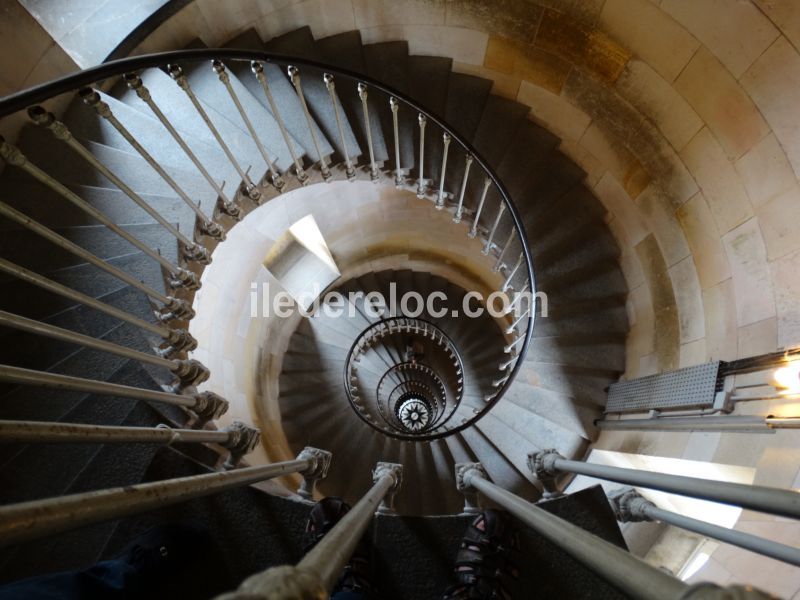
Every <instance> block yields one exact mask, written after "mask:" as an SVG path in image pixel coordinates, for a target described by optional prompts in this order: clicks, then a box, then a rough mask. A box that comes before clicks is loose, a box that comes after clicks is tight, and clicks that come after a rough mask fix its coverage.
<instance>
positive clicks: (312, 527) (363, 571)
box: [305, 497, 374, 596]
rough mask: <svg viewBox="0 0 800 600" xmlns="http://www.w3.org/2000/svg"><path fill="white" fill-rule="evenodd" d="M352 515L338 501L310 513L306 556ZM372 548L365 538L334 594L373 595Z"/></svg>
mask: <svg viewBox="0 0 800 600" xmlns="http://www.w3.org/2000/svg"><path fill="white" fill-rule="evenodd" d="M349 511H350V505H349V504H347V502H345V501H344V500H342V499H341V498H337V497H329V498H323V499H322V500H320V501H319V502H317V503H316V504H315V505H314V508H312V509H311V514H310V515H309V516H308V522H307V524H306V535H307V537H308V543H307V544H306V547H305V552H306V553H307V552H308V551H309V550H311V549H312V548H313V547H314V546H316V545H317V543H318V542H319V541H320V540H321V539H322V538H323V537H325V534H327V533H328V532H329V531H330V530H331V529H333V526H334V525H336V523H338V522H339V521H340V520H341V518H342V517H344V516H345V515H346V514H347V513H348V512H349ZM370 570H371V569H370V564H369V547H368V546H367V544H366V542H365V540H364V539H363V538H362V539H361V541H360V542H359V543H358V545H357V546H356V549H355V551H354V552H353V555H352V556H351V557H350V561H349V562H348V563H347V564H346V565H345V567H344V570H343V571H342V575H341V577H339V581H337V582H336V585H335V586H334V588H333V594H336V593H339V592H351V593H355V594H364V595H365V596H368V595H374V587H373V585H372V582H371V581H370Z"/></svg>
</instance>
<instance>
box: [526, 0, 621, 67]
mask: <svg viewBox="0 0 800 600" xmlns="http://www.w3.org/2000/svg"><path fill="white" fill-rule="evenodd" d="M536 45H537V46H538V47H539V48H542V49H543V50H546V51H548V52H551V53H553V54H557V55H560V56H563V57H565V58H567V59H568V60H570V62H572V63H574V64H575V65H579V66H582V67H584V68H585V69H587V70H588V71H590V72H592V73H593V74H594V75H596V76H597V77H600V78H601V79H603V80H604V81H606V82H609V83H613V82H614V81H616V80H617V79H618V78H619V76H620V75H621V74H622V70H623V69H624V68H625V64H626V63H627V62H628V60H630V57H631V53H630V51H628V50H627V49H626V48H624V47H622V46H620V45H619V44H617V43H616V42H614V41H613V40H612V39H611V38H609V37H608V36H606V35H605V34H604V33H602V32H601V31H599V30H597V29H593V28H590V27H587V26H586V25H583V24H581V23H578V22H576V21H574V20H572V19H570V18H569V17H567V16H565V15H563V14H561V13H558V12H556V11H554V10H550V9H546V10H545V11H544V14H543V15H542V20H541V23H540V24H539V33H538V35H537V36H536Z"/></svg>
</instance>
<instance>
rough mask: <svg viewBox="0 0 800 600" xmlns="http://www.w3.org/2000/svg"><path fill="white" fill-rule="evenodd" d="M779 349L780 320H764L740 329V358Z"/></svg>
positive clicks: (773, 318)
mask: <svg viewBox="0 0 800 600" xmlns="http://www.w3.org/2000/svg"><path fill="white" fill-rule="evenodd" d="M777 349H778V320H777V319H776V318H775V317H771V318H769V319H764V320H763V321H758V322H756V323H751V324H750V325H745V326H744V327H739V358H747V357H748V356H756V355H757V354H767V353H768V352H775V350H777Z"/></svg>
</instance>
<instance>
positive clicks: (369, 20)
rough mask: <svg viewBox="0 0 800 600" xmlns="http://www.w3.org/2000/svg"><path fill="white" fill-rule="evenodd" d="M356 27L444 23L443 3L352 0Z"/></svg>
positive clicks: (420, 0)
mask: <svg viewBox="0 0 800 600" xmlns="http://www.w3.org/2000/svg"><path fill="white" fill-rule="evenodd" d="M352 1H353V13H354V14H355V19H356V28H358V29H365V28H367V27H378V26H381V25H444V22H445V4H444V3H442V2H425V1H424V0H407V1H405V2H397V1H396V0H352Z"/></svg>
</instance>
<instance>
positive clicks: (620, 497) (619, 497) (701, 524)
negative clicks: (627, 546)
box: [609, 488, 800, 566]
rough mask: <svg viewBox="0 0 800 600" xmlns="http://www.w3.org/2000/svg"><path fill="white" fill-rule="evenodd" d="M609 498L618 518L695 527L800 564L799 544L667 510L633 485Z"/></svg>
mask: <svg viewBox="0 0 800 600" xmlns="http://www.w3.org/2000/svg"><path fill="white" fill-rule="evenodd" d="M609 500H610V501H611V506H612V508H613V509H614V513H615V514H616V516H617V520H618V521H620V522H621V523H635V522H639V521H661V522H662V523H667V524H669V525H673V526H675V527H680V528H681V529H687V530H689V531H694V532H695V533H699V534H700V535H702V536H706V537H710V538H713V539H715V540H720V541H721V542H725V543H727V544H732V545H734V546H739V547H740V548H744V549H745V550H750V551H752V552H757V553H758V554H763V555H764V556H769V557H770V558H774V559H776V560H780V561H783V562H786V563H789V564H790V565H795V566H800V548H795V547H793V546H787V545H786V544H781V543H778V542H773V541H772V540H767V539H764V538H762V537H758V536H757V535H753V534H751V533H747V532H745V531H737V530H735V529H730V528H728V527H721V526H719V525H715V524H714V523H707V522H706V521H701V520H699V519H693V518H692V517H687V516H686V515H681V514H678V513H675V512H672V511H670V510H664V509H662V508H659V507H657V506H656V505H655V504H653V503H652V502H650V501H649V500H647V499H646V498H645V497H643V496H642V495H640V494H639V492H637V491H636V490H635V489H633V488H622V489H619V490H614V491H613V492H611V493H610V494H609Z"/></svg>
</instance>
